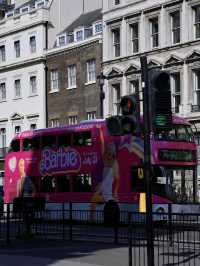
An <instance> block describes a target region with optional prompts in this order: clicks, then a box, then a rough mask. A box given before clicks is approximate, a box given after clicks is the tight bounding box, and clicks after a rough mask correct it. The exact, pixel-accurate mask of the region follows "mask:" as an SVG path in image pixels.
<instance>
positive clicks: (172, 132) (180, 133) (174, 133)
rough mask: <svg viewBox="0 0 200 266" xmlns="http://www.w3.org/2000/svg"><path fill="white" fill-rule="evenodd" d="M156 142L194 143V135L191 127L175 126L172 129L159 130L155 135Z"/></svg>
mask: <svg viewBox="0 0 200 266" xmlns="http://www.w3.org/2000/svg"><path fill="white" fill-rule="evenodd" d="M154 138H155V140H161V141H162V140H167V141H187V142H194V135H193V132H192V129H191V127H190V126H189V125H181V124H173V126H172V128H170V129H162V130H161V129H159V130H157V131H156V132H155V133H154Z"/></svg>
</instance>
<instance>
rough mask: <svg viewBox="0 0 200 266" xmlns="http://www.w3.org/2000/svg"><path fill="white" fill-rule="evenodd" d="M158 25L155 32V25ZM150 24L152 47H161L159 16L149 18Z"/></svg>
mask: <svg viewBox="0 0 200 266" xmlns="http://www.w3.org/2000/svg"><path fill="white" fill-rule="evenodd" d="M155 25H156V26H157V29H156V30H157V31H155V32H154V26H155ZM149 26H150V40H151V49H156V48H158V47H159V45H160V44H159V41H160V40H159V37H160V32H159V28H160V25H159V16H158V15H156V16H153V17H150V18H149Z"/></svg>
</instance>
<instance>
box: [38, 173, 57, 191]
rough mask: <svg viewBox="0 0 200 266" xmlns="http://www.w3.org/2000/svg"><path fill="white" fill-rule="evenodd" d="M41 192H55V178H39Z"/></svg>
mask: <svg viewBox="0 0 200 266" xmlns="http://www.w3.org/2000/svg"><path fill="white" fill-rule="evenodd" d="M41 192H56V178H55V176H43V177H42V178H41Z"/></svg>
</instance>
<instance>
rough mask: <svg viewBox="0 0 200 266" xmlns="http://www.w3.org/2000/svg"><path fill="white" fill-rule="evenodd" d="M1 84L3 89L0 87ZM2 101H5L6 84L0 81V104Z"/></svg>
mask: <svg viewBox="0 0 200 266" xmlns="http://www.w3.org/2000/svg"><path fill="white" fill-rule="evenodd" d="M2 84H4V85H5V86H4V88H2V87H1V86H2ZM1 89H2V90H1ZM3 89H4V90H3ZM3 96H4V97H3ZM3 101H6V82H5V81H0V102H3Z"/></svg>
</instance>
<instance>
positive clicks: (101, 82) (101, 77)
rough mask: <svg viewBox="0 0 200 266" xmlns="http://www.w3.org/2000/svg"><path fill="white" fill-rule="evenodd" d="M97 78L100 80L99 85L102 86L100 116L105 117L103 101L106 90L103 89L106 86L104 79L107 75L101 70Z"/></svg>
mask: <svg viewBox="0 0 200 266" xmlns="http://www.w3.org/2000/svg"><path fill="white" fill-rule="evenodd" d="M97 79H98V81H99V87H100V95H99V96H100V117H101V118H103V101H104V99H105V92H104V90H103V86H104V79H106V76H104V74H103V72H101V74H100V75H98V76H97Z"/></svg>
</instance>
